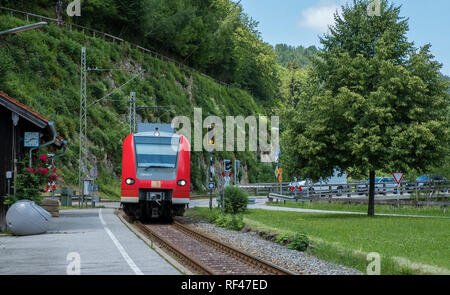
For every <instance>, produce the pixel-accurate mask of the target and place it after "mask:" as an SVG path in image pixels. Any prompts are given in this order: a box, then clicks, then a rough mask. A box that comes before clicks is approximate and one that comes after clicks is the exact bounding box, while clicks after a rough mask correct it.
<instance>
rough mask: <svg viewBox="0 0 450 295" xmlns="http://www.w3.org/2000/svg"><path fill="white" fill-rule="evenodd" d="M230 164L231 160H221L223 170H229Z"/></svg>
mask: <svg viewBox="0 0 450 295" xmlns="http://www.w3.org/2000/svg"><path fill="white" fill-rule="evenodd" d="M232 165H233V164H232V162H231V160H223V167H224V170H225V172H229V171H231V167H232Z"/></svg>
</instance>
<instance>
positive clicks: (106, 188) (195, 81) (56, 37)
mask: <svg viewBox="0 0 450 295" xmlns="http://www.w3.org/2000/svg"><path fill="white" fill-rule="evenodd" d="M24 24H25V22H24V21H22V20H20V19H17V18H13V17H11V16H6V15H0V30H3V29H7V28H11V27H16V26H19V25H24ZM82 45H83V46H86V47H87V66H88V67H91V68H95V67H98V68H100V69H119V70H113V71H90V72H89V74H88V91H87V92H88V101H89V102H93V101H94V100H96V99H99V98H101V97H103V96H104V95H106V94H108V93H110V92H111V91H112V90H113V89H114V88H117V87H119V86H120V85H122V84H123V83H125V82H127V81H128V80H129V79H130V78H131V77H133V76H134V75H135V74H136V73H138V71H139V69H145V70H146V71H145V73H144V74H142V75H141V76H140V77H139V78H138V79H135V80H134V81H132V82H131V83H130V84H128V85H127V86H126V87H125V88H123V89H121V90H119V91H117V92H116V93H115V94H114V95H112V96H111V97H110V99H108V100H104V101H102V102H101V103H100V104H97V105H93V106H91V107H89V109H88V126H89V128H88V138H89V140H90V142H89V150H90V153H91V154H92V157H91V162H90V164H91V165H94V164H95V161H97V163H98V164H99V177H98V180H99V188H100V191H102V193H104V195H106V196H109V197H112V196H114V197H118V196H119V193H120V191H119V189H120V188H119V184H118V183H119V182H118V176H119V175H120V172H121V149H122V146H121V142H122V141H123V139H124V138H125V136H126V135H127V134H128V132H129V125H128V122H127V118H128V105H129V98H128V97H129V92H130V91H135V92H136V93H137V104H138V105H147V106H154V105H158V106H167V107H171V111H170V112H168V113H161V112H156V113H154V112H152V111H150V110H143V111H140V112H139V114H140V115H141V116H142V117H143V119H144V120H148V121H149V122H154V121H157V120H158V118H159V119H160V120H161V122H170V120H171V118H173V117H174V116H176V115H184V116H187V117H189V118H191V119H192V117H193V107H201V108H202V110H203V116H204V117H206V116H208V114H211V115H217V116H219V117H222V118H223V117H224V116H226V115H233V116H237V115H241V116H244V117H245V116H249V115H258V114H261V115H263V114H264V111H262V110H261V109H260V108H259V107H258V106H257V104H256V103H255V101H254V100H253V98H252V97H251V95H249V93H247V92H246V91H243V90H240V89H238V88H235V87H228V86H222V85H220V84H217V83H215V82H213V81H212V80H211V79H209V78H206V77H203V76H202V75H199V74H198V73H197V72H193V71H191V70H188V69H185V68H178V67H176V66H175V65H174V64H172V63H169V62H165V61H161V60H159V59H157V58H154V57H152V56H150V55H146V54H143V53H142V52H140V51H138V50H136V49H131V48H130V47H129V46H128V45H126V44H125V45H120V44H117V43H112V42H106V41H104V40H102V39H98V38H92V37H87V36H86V35H84V34H83V33H81V32H70V31H67V30H62V29H59V28H58V27H57V26H56V25H54V24H50V25H49V26H46V27H45V28H43V29H41V30H39V31H28V32H23V33H21V34H17V35H10V36H2V42H0V68H1V69H2V75H1V76H0V89H1V90H2V91H3V92H5V93H8V94H9V95H10V96H11V97H13V98H16V99H18V100H19V101H21V102H23V103H25V104H27V105H28V106H30V107H31V108H33V109H35V110H36V111H38V112H40V113H41V114H43V115H44V116H47V117H49V118H51V119H52V120H54V121H55V124H56V127H57V130H58V132H59V134H60V135H62V136H63V137H64V138H67V139H68V140H69V147H68V151H67V155H66V156H65V157H63V158H62V159H61V161H62V165H59V166H60V167H62V170H61V171H60V172H61V174H62V175H63V178H64V180H65V183H66V184H71V185H76V183H77V177H78V172H77V171H78V170H77V169H78V163H77V159H78V143H79V141H78V129H79V125H78V124H79V123H78V122H79V87H80V86H79V85H80V78H79V71H80V70H79V62H80V51H81V46H82ZM89 102H88V103H89ZM216 156H217V160H219V159H220V158H223V157H225V156H227V157H228V158H230V159H234V158H235V157H238V158H239V159H240V160H241V162H242V163H243V164H244V165H245V166H246V167H245V168H246V171H248V178H249V180H250V181H257V180H258V177H259V175H260V174H261V172H260V169H258V168H257V167H258V166H259V165H263V164H261V163H260V162H259V161H257V159H256V156H255V155H254V153H250V152H242V153H236V154H233V153H225V152H223V153H216ZM202 159H203V153H201V152H194V153H192V166H191V167H192V169H191V175H192V184H193V190H196V191H197V190H200V191H201V190H204V182H205V181H204V179H205V177H204V175H206V172H205V166H204V164H202V162H203V163H204V161H203V160H202ZM217 162H219V161H217ZM111 174H112V175H113V177H111Z"/></svg>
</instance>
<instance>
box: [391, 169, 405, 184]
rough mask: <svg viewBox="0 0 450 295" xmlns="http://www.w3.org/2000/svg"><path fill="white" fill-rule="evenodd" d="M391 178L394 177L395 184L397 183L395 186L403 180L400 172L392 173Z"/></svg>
mask: <svg viewBox="0 0 450 295" xmlns="http://www.w3.org/2000/svg"><path fill="white" fill-rule="evenodd" d="M392 176H394V179H395V182H397V184H400V182H402V179H403V173H402V172H394V173H392Z"/></svg>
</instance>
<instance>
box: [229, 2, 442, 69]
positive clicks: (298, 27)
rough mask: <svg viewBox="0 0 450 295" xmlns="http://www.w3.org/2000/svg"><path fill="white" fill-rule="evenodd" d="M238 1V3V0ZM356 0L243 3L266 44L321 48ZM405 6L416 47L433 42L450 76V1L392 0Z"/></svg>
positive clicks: (436, 56)
mask: <svg viewBox="0 0 450 295" xmlns="http://www.w3.org/2000/svg"><path fill="white" fill-rule="evenodd" d="M234 2H237V0H234ZM352 2H353V1H352V0H279V1H276V0H241V4H242V6H243V8H244V11H245V12H246V13H247V14H248V15H249V16H251V17H252V18H253V19H255V20H256V21H258V22H259V26H258V29H259V31H260V32H261V35H262V38H263V40H264V41H265V42H267V43H269V44H272V45H275V44H278V43H286V44H289V45H295V46H297V45H303V46H309V45H316V46H319V45H320V44H319V38H318V36H319V35H322V34H323V33H325V32H326V30H327V25H328V24H331V23H332V21H333V18H332V15H333V12H334V11H336V9H337V8H339V7H340V6H341V5H342V4H345V3H352ZM391 2H393V3H394V4H397V5H402V9H401V16H404V17H408V18H409V22H408V23H409V32H408V39H409V41H412V42H414V44H415V46H416V47H419V46H423V45H425V44H427V43H431V45H432V47H431V52H432V54H433V55H434V56H435V59H436V60H438V61H439V62H441V63H443V64H444V66H443V68H442V73H444V74H445V75H447V76H450V1H449V0H429V1H423V0H391Z"/></svg>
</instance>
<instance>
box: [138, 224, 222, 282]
mask: <svg viewBox="0 0 450 295" xmlns="http://www.w3.org/2000/svg"><path fill="white" fill-rule="evenodd" d="M136 226H137V227H138V228H139V229H140V230H141V231H143V232H144V233H145V234H147V235H148V236H150V237H151V238H152V239H153V240H156V242H157V243H158V244H159V245H160V246H161V247H163V248H165V249H167V250H168V251H169V252H170V253H172V254H173V255H175V256H176V257H178V258H179V259H181V260H182V261H183V262H185V263H186V264H187V265H189V266H190V267H192V268H194V269H196V270H197V271H199V272H200V273H203V274H206V275H213V274H214V272H213V271H212V270H211V269H210V268H208V267H207V266H205V265H203V264H202V263H200V262H199V261H197V260H196V259H194V258H192V257H191V256H190V255H189V254H187V253H185V252H184V251H183V250H180V249H179V248H177V247H176V246H175V245H173V244H172V243H171V242H169V241H167V239H164V238H163V237H161V236H160V235H159V234H157V233H155V232H154V231H152V230H151V229H150V228H148V227H147V226H145V224H142V223H141V222H136Z"/></svg>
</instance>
